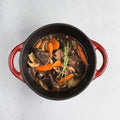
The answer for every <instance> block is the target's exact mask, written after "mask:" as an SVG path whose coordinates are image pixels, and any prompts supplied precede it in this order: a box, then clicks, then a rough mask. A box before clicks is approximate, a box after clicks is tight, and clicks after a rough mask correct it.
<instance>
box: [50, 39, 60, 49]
mask: <svg viewBox="0 0 120 120" xmlns="http://www.w3.org/2000/svg"><path fill="white" fill-rule="evenodd" d="M51 42H52V44H53V50H57V49H58V48H59V46H60V45H59V42H58V41H57V40H56V39H55V38H52V39H51Z"/></svg>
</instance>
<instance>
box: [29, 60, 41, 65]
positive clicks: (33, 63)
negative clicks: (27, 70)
mask: <svg viewBox="0 0 120 120" xmlns="http://www.w3.org/2000/svg"><path fill="white" fill-rule="evenodd" d="M27 63H28V65H29V66H30V67H38V66H39V65H40V63H38V62H32V63H31V62H30V61H29V60H28V62H27Z"/></svg>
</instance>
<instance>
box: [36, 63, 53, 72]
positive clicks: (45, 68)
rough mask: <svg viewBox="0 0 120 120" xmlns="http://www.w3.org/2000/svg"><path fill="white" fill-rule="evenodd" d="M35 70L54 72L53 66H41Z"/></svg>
mask: <svg viewBox="0 0 120 120" xmlns="http://www.w3.org/2000/svg"><path fill="white" fill-rule="evenodd" d="M34 69H35V70H36V71H48V70H52V65H51V64H46V65H40V66H38V67H35V68H34Z"/></svg>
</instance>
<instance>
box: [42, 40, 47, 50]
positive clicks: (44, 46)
mask: <svg viewBox="0 0 120 120" xmlns="http://www.w3.org/2000/svg"><path fill="white" fill-rule="evenodd" d="M47 42H48V40H45V41H44V42H43V44H42V47H41V50H42V51H45V50H46V45H47Z"/></svg>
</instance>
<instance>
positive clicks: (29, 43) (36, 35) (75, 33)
mask: <svg viewBox="0 0 120 120" xmlns="http://www.w3.org/2000/svg"><path fill="white" fill-rule="evenodd" d="M52 33H64V34H68V35H70V36H72V37H74V38H76V39H77V41H78V42H79V43H80V44H82V46H83V47H84V48H85V51H86V54H87V57H88V64H89V66H88V68H87V71H86V74H85V76H84V77H83V79H82V81H81V82H80V83H79V84H78V85H77V86H76V87H75V88H73V89H70V90H69V91H65V92H60V93H55V92H50V91H45V90H43V89H41V87H40V86H39V85H37V84H36V83H35V82H34V80H33V79H32V78H31V76H30V74H29V72H28V65H27V59H28V57H27V56H28V54H29V53H30V52H31V50H32V47H33V45H34V44H35V43H36V41H37V40H38V39H40V38H41V37H42V36H45V35H48V34H52ZM96 50H99V51H100V53H101V54H102V57H103V64H102V66H101V68H100V69H99V70H97V69H96ZM17 52H21V54H20V61H19V63H20V72H18V71H17V70H16V69H15V67H14V57H15V55H16V53H17ZM107 63H108V56H107V53H106V51H105V49H104V48H103V47H102V46H101V45H100V44H99V43H97V42H95V41H93V40H90V39H89V38H88V37H87V36H86V35H85V34H84V33H83V32H82V31H81V30H79V29H78V28H76V27H74V26H72V25H68V24H63V23H54V24H49V25H45V26H43V27H40V28H39V29H38V30H36V31H35V32H33V33H32V34H31V35H30V36H29V37H28V38H27V39H26V40H25V42H23V43H21V44H19V45H17V46H16V47H15V48H14V49H13V50H12V51H11V53H10V55H9V68H10V70H11V72H12V73H13V74H14V75H15V76H16V77H17V78H18V79H20V80H21V81H23V82H25V83H26V84H27V85H28V86H29V87H30V88H31V89H32V90H33V91H34V92H36V93H37V94H38V95H40V96H42V97H45V98H47V99H52V100H64V99H68V98H71V97H73V96H75V95H77V94H79V93H81V92H82V91H83V90H84V89H85V88H86V87H87V86H88V85H89V83H90V82H91V81H92V80H94V79H96V78H97V77H99V76H100V75H102V74H103V73H104V71H105V69H106V67H107Z"/></svg>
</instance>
